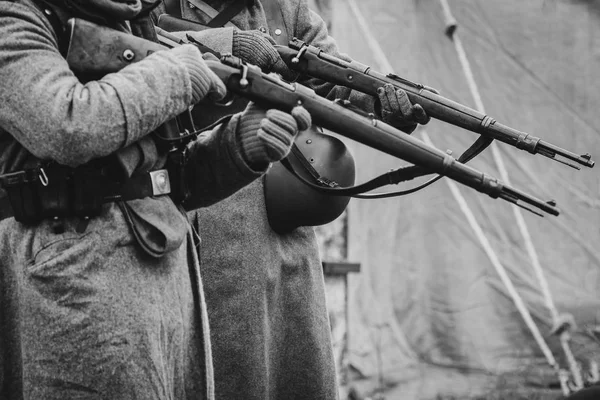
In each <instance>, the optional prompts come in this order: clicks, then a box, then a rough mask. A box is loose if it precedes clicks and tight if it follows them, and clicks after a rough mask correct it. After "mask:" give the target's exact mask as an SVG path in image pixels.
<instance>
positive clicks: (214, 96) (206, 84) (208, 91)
mask: <svg viewBox="0 0 600 400" xmlns="http://www.w3.org/2000/svg"><path fill="white" fill-rule="evenodd" d="M169 51H170V52H172V54H173V55H174V56H175V57H176V58H178V59H179V60H181V61H183V62H184V64H185V65H186V66H187V69H188V72H189V74H190V80H191V82H192V103H193V104H196V103H198V102H199V101H200V100H202V99H203V98H204V97H206V96H209V97H210V98H211V100H213V101H218V100H221V99H222V98H224V97H225V95H226V94H227V89H226V87H225V84H224V83H223V81H222V80H221V79H219V77H218V76H217V74H215V73H214V72H213V71H212V70H211V69H210V68H209V67H208V65H207V64H206V62H205V61H204V58H202V56H200V52H199V51H198V49H197V48H196V47H195V46H193V45H183V46H178V47H175V48H173V49H171V50H169Z"/></svg>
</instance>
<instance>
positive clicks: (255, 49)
mask: <svg viewBox="0 0 600 400" xmlns="http://www.w3.org/2000/svg"><path fill="white" fill-rule="evenodd" d="M275 45H276V43H275V41H274V40H273V38H272V37H271V36H269V35H267V34H265V33H262V32H261V31H258V30H254V31H240V30H235V31H233V43H232V53H233V55H234V56H236V57H239V58H241V59H242V60H244V61H246V62H247V63H249V64H254V65H257V66H259V67H260V69H262V70H263V71H264V72H275V73H277V74H279V75H281V76H282V77H283V79H285V80H287V81H293V80H295V79H296V77H297V74H296V73H295V72H293V71H292V70H291V69H289V68H288V66H287V64H286V63H285V62H284V61H283V59H282V58H281V56H280V55H279V52H278V51H277V49H275Z"/></svg>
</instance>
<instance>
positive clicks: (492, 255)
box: [348, 0, 558, 370]
mask: <svg viewBox="0 0 600 400" xmlns="http://www.w3.org/2000/svg"><path fill="white" fill-rule="evenodd" d="M442 1H443V0H442ZM443 4H444V2H443V3H442V5H443ZM348 5H349V6H350V9H351V10H352V12H353V14H354V16H355V17H356V20H357V22H358V24H359V26H360V28H361V30H362V31H363V34H364V38H365V40H366V41H367V43H368V45H369V46H370V48H371V49H372V51H373V55H374V57H375V59H376V60H377V62H378V64H379V65H380V68H381V69H382V70H385V71H388V72H393V68H392V66H391V64H390V62H389V60H388V59H387V57H386V55H385V53H384V52H383V50H382V48H381V47H380V46H379V43H378V42H377V40H375V38H374V37H373V34H372V33H371V31H370V29H369V27H368V24H367V22H366V21H365V19H364V18H363V16H362V14H361V12H360V10H359V9H358V7H357V5H356V3H355V1H354V0H348ZM446 9H447V10H448V11H449V9H448V8H447V3H446ZM452 33H453V32H452ZM463 54H464V51H463ZM471 76H472V75H471ZM479 103H480V105H481V98H480V97H479ZM421 131H422V132H423V137H424V139H425V143H427V144H429V145H433V143H432V142H431V140H430V139H429V136H428V135H427V133H426V132H425V131H424V130H423V129H422V130H421ZM505 172H506V170H505ZM445 181H446V183H447V184H448V186H449V187H450V191H451V192H452V195H453V197H454V199H455V200H456V201H457V203H458V204H459V207H460V209H461V211H462V212H463V214H464V215H465V217H466V218H467V221H468V223H469V225H470V226H471V228H472V229H473V231H474V232H475V235H476V237H477V239H478V240H479V243H480V244H481V246H482V247H483V249H484V251H485V253H486V255H487V256H488V258H489V259H490V261H491V262H492V265H493V267H494V269H495V270H496V272H497V273H498V275H499V276H500V279H501V280H502V282H503V283H504V285H505V287H506V288H507V290H508V292H509V294H510V296H511V298H512V299H513V302H514V304H515V306H516V308H517V310H518V311H519V313H520V314H521V317H522V318H523V320H524V321H525V324H526V325H527V327H528V328H529V330H530V331H531V333H532V335H533V337H534V340H535V341H536V343H537V344H538V346H539V347H540V349H541V350H542V353H544V356H545V357H546V360H547V361H548V364H550V366H552V367H553V368H554V369H555V370H558V364H557V362H556V359H555V358H554V355H553V354H552V351H551V350H550V348H549V346H548V344H547V343H546V341H545V340H544V338H543V336H542V334H541V332H540V330H539V328H538V327H537V325H536V324H535V322H534V321H533V318H532V317H531V314H530V312H529V310H528V309H527V307H526V305H525V303H524V302H523V299H522V298H521V296H520V295H519V293H518V292H517V290H516V288H515V286H514V284H513V283H512V281H511V279H510V277H509V276H508V274H507V272H506V269H505V268H504V266H503V265H502V263H501V262H500V260H499V258H498V256H497V254H496V252H495V251H494V250H493V248H492V246H491V245H490V243H489V241H488V239H487V237H486V236H485V233H484V232H483V230H482V229H481V226H480V225H479V223H478V222H477V220H476V218H475V216H474V214H473V212H472V210H471V209H470V207H469V205H468V204H467V202H466V200H465V199H464V197H463V196H462V194H461V193H460V190H459V189H458V187H457V185H456V183H454V182H453V181H451V180H449V179H445Z"/></svg>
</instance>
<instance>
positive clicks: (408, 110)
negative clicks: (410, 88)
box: [377, 83, 431, 133]
mask: <svg viewBox="0 0 600 400" xmlns="http://www.w3.org/2000/svg"><path fill="white" fill-rule="evenodd" d="M377 95H378V97H379V101H380V103H381V111H380V112H381V119H382V120H383V122H385V123H386V124H389V125H391V126H393V127H395V128H398V129H400V130H401V131H402V132H406V133H412V132H413V131H414V130H415V129H416V128H417V124H421V125H425V124H426V123H428V122H429V120H430V119H431V118H430V117H429V116H428V115H427V113H426V112H425V110H424V109H423V107H421V106H420V105H419V104H412V103H411V102H410V99H409V98H408V95H407V94H406V92H405V91H404V90H402V89H397V88H395V87H394V86H393V85H391V84H389V83H388V84H385V85H384V86H383V87H380V88H379V89H377Z"/></svg>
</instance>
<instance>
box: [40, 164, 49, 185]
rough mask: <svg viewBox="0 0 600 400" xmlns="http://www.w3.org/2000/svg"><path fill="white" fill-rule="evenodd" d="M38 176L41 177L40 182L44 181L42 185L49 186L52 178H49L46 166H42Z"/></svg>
mask: <svg viewBox="0 0 600 400" xmlns="http://www.w3.org/2000/svg"><path fill="white" fill-rule="evenodd" d="M38 177H39V178H40V182H41V183H42V185H44V186H48V183H49V182H50V180H49V179H48V175H46V171H44V168H40V173H39V174H38Z"/></svg>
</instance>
